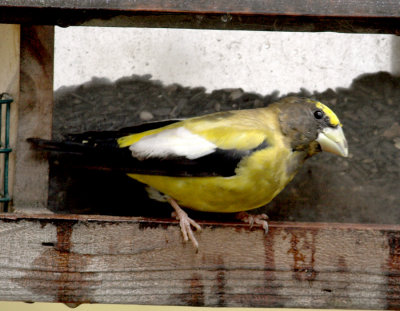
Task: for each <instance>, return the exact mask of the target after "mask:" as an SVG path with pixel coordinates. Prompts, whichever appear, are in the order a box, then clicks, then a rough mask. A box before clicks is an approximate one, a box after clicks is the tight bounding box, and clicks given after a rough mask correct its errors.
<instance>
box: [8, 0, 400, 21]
mask: <svg viewBox="0 0 400 311" xmlns="http://www.w3.org/2000/svg"><path fill="white" fill-rule="evenodd" d="M0 6H3V7H28V8H62V9H74V10H88V9H104V10H127V11H141V12H146V11H150V12H164V13H166V12H168V13H174V12H187V13H189V12H190V13H231V14H267V15H291V16H293V15H309V16H333V17H335V16H348V17H400V6H399V2H398V1H397V0H386V1H376V0H363V1H359V0H345V1H343V0H330V1H326V0H312V1H309V0H296V1H293V0H197V1H187V0H131V1H127V0H69V1H65V0H47V1H41V0H0Z"/></svg>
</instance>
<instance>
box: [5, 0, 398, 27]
mask: <svg viewBox="0 0 400 311" xmlns="http://www.w3.org/2000/svg"><path fill="white" fill-rule="evenodd" d="M399 18H400V7H399V5H398V2H397V1H396V0H391V1H375V0H368V1H357V0H347V1H342V0H331V1H325V0H313V1H308V0H298V1H292V0H269V1H266V0H235V1H231V0H202V1H185V0H152V1H149V0H135V1H133V0H131V1H126V0H114V1H108V0H98V1H92V0H85V1H77V0H76V1H62V0H52V1H39V0H35V1H31V0H0V22H3V23H20V24H23V23H30V24H39V25H60V26H71V25H76V26H79V25H82V26H118V27H126V26H127V27H169V28H194V29H227V30H235V29H237V30H268V31H274V30H276V31H336V32H345V33H347V32H350V33H351V32H355V33H388V34H400V25H399V24H400V23H399Z"/></svg>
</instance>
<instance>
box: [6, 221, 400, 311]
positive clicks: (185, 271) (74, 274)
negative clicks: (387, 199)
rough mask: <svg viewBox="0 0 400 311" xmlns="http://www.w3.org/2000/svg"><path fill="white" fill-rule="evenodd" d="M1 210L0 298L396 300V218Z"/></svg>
mask: <svg viewBox="0 0 400 311" xmlns="http://www.w3.org/2000/svg"><path fill="white" fill-rule="evenodd" d="M202 226H203V231H202V232H201V233H197V236H198V240H199V243H200V249H199V252H198V253H195V252H194V250H193V247H192V245H191V244H190V243H186V244H183V243H182V238H181V235H180V231H179V227H178V225H177V223H176V222H174V221H172V220H171V221H165V220H155V219H143V218H128V217H108V216H107V217H106V216H81V215H80V216H77V215H35V216H26V215H16V214H14V215H12V214H11V215H10V214H3V215H0V235H1V236H0V249H1V252H0V300H19V301H49V302H70V303H71V302H75V303H76V302H90V303H132V304H157V305H192V306H234V307H238V306H252V307H307V308H310V307H312V308H317V307H321V308H364V309H399V308H400V287H399V285H400V226H387V225H349V224H310V223H274V222H271V225H270V232H269V234H268V235H267V236H265V235H264V234H263V231H262V230H261V229H258V228H254V229H252V230H250V229H248V228H247V227H246V226H245V225H242V224H236V223H224V224H215V223H203V224H202Z"/></svg>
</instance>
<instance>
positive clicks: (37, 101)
mask: <svg viewBox="0 0 400 311" xmlns="http://www.w3.org/2000/svg"><path fill="white" fill-rule="evenodd" d="M53 50H54V27H53V26H22V27H21V68H20V70H21V92H20V103H19V107H18V119H19V127H18V141H17V159H16V176H15V188H14V190H15V191H14V194H15V195H14V205H15V208H16V210H18V209H21V208H25V209H24V210H25V211H27V209H26V208H30V207H31V206H33V211H34V210H40V211H42V212H43V209H44V208H45V207H46V206H47V196H48V194H47V193H48V175H49V166H48V161H47V159H46V157H45V156H43V155H40V154H39V155H38V153H37V152H35V151H33V150H31V146H30V144H28V143H27V142H26V139H27V138H28V137H43V138H50V137H51V129H52V107H53V106H52V105H53Z"/></svg>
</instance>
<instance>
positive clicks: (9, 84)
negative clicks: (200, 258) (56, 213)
mask: <svg viewBox="0 0 400 311" xmlns="http://www.w3.org/2000/svg"><path fill="white" fill-rule="evenodd" d="M0 33H1V39H0V68H2V70H0V93H8V94H10V95H11V97H12V98H13V103H12V104H11V112H10V120H11V123H10V147H11V148H12V149H13V152H11V153H10V156H9V159H10V162H9V172H8V180H9V195H10V197H12V196H13V185H14V172H15V154H16V152H15V147H16V142H17V129H18V101H19V88H20V84H19V78H20V74H19V73H20V70H19V63H20V26H19V25H4V24H3V25H0ZM2 115H3V118H4V115H5V111H3V113H2ZM4 125H5V122H4V120H2V129H1V132H2V141H4V133H5V129H4ZM3 163H4V158H3V156H1V164H0V167H1V170H0V171H1V174H2V169H3V167H4V166H3V165H4V164H3ZM2 182H3V181H2ZM2 189H3V188H2Z"/></svg>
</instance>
